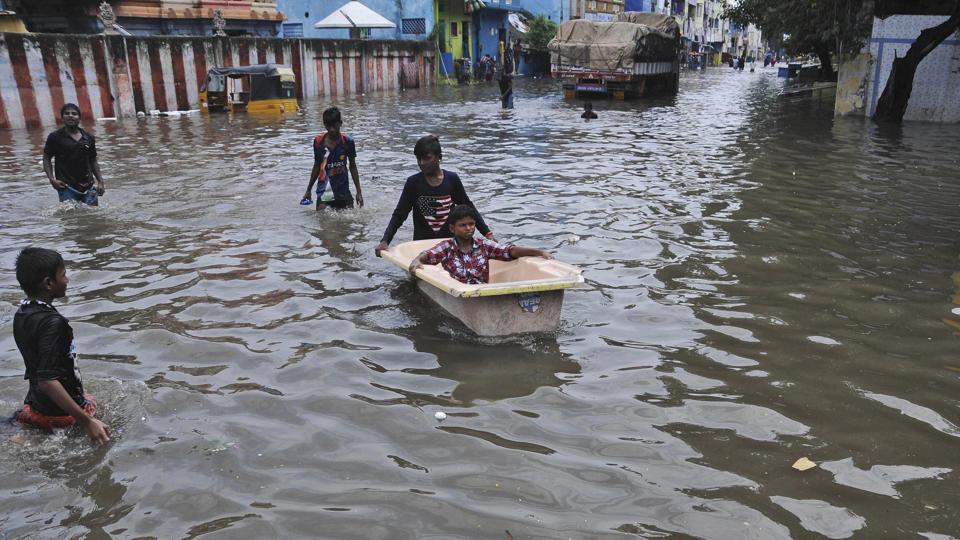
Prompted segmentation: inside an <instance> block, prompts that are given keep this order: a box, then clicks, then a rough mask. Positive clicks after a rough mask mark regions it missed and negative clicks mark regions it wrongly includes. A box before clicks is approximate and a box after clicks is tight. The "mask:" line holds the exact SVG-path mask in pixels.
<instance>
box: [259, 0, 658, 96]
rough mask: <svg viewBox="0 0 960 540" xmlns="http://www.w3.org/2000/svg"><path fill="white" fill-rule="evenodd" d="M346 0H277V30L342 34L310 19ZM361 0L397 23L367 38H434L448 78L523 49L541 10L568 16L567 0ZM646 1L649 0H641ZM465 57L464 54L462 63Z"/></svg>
mask: <svg viewBox="0 0 960 540" xmlns="http://www.w3.org/2000/svg"><path fill="white" fill-rule="evenodd" d="M346 1H347V0H277V9H278V10H279V11H281V12H283V14H284V15H286V17H287V20H286V21H284V23H283V25H282V31H281V35H282V36H284V37H306V38H327V39H347V38H349V37H350V32H349V30H347V29H316V28H314V27H313V25H314V23H316V22H317V21H319V20H321V19H323V18H324V17H326V16H328V15H330V14H331V13H333V12H334V10H336V9H337V8H339V7H340V6H342V5H343V4H344V3H345V2H346ZM361 1H362V2H363V4H364V5H365V6H367V7H369V8H370V9H372V10H374V11H376V12H377V13H379V14H380V15H382V16H383V17H384V18H386V19H387V20H389V21H391V22H393V23H394V24H396V25H397V27H396V28H395V29H393V28H391V29H379V28H374V29H371V30H370V34H369V38H370V39H402V40H426V39H428V37H430V36H431V34H432V33H433V32H434V29H435V27H436V31H435V33H434V34H433V36H434V37H436V39H437V44H438V47H439V52H440V59H441V61H440V62H438V63H437V69H438V72H439V74H440V75H441V76H450V77H453V76H454V74H455V73H456V72H457V70H458V69H462V68H463V67H464V66H465V65H467V64H470V65H476V63H477V62H478V61H479V59H480V58H481V57H483V56H484V55H486V54H489V55H490V56H492V57H494V58H496V59H497V60H498V61H502V58H500V55H501V53H500V50H501V44H503V48H504V49H507V48H509V49H511V50H512V49H514V48H516V46H517V40H520V43H521V49H522V40H523V35H524V32H525V29H526V23H527V22H528V21H529V20H530V19H532V18H533V17H534V16H536V15H544V16H545V17H547V18H548V19H550V20H552V21H553V22H555V23H557V24H560V22H561V21H563V20H566V19H567V18H569V14H566V13H564V12H563V10H564V4H565V3H566V2H567V1H568V0H482V4H483V5H482V7H481V8H480V9H473V8H472V7H471V5H470V4H471V3H470V2H464V0H361ZM645 1H650V0H645ZM514 58H517V59H518V60H519V61H520V62H519V65H518V66H517V72H518V73H521V74H524V73H527V71H528V66H527V65H526V62H524V55H523V54H522V53H519V54H515V55H514ZM464 59H469V62H465V61H464Z"/></svg>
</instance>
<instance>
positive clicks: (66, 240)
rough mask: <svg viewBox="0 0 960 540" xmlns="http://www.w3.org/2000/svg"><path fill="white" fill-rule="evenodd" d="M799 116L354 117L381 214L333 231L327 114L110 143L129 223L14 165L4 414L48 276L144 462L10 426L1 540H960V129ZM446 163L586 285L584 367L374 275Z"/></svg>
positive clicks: (478, 100) (150, 122)
mask: <svg viewBox="0 0 960 540" xmlns="http://www.w3.org/2000/svg"><path fill="white" fill-rule="evenodd" d="M782 84H783V82H782V79H777V78H776V74H775V72H773V71H764V70H758V72H757V73H747V72H742V73H737V72H732V71H730V70H728V69H725V68H717V69H713V70H710V71H708V72H707V73H686V74H684V76H683V77H682V80H681V90H680V93H679V94H678V95H677V96H676V97H671V98H665V99H658V100H650V101H645V102H627V103H617V102H605V101H597V102H596V104H595V105H596V111H597V113H598V114H599V118H598V119H597V120H594V121H590V122H589V123H586V122H584V121H583V120H581V119H580V112H581V110H582V103H581V102H573V101H564V100H563V99H562V97H561V95H560V92H559V88H558V87H557V86H556V85H555V84H554V83H553V82H552V81H544V80H520V81H518V83H517V89H516V109H514V110H513V111H510V112H504V111H501V110H500V109H499V106H498V105H499V104H498V103H497V101H496V96H497V89H496V88H495V86H494V85H490V86H475V87H467V88H455V87H454V88H451V87H439V88H437V89H435V90H429V91H424V92H416V91H414V92H407V93H402V94H396V95H386V96H380V95H378V96H372V95H371V96H366V97H356V98H347V99H342V100H341V101H340V102H339V104H340V105H341V106H342V107H343V108H344V112H345V117H344V120H345V126H344V131H345V132H346V133H348V134H349V135H351V136H353V137H355V138H356V141H357V148H358V152H359V158H358V163H359V168H360V173H361V176H362V182H363V191H364V195H365V198H366V201H367V206H366V207H365V208H363V209H362V210H358V211H355V212H345V213H341V214H326V215H321V216H318V215H317V214H316V212H314V211H313V210H312V209H311V208H310V207H302V206H300V205H299V204H298V203H299V200H300V197H301V195H302V194H303V190H304V188H305V186H306V181H307V176H308V174H309V170H310V166H311V163H312V156H311V153H310V142H311V139H312V136H313V134H315V133H317V132H318V131H319V130H320V129H321V122H320V113H321V111H322V108H323V107H324V106H325V105H326V103H322V102H319V101H313V102H308V103H306V110H305V111H304V112H302V113H301V114H299V115H290V116H287V117H284V118H282V119H278V118H274V117H248V116H234V117H229V116H214V117H209V118H208V117H203V116H188V117H182V118H148V119H145V120H140V121H137V120H132V121H125V122H122V123H95V124H90V125H89V128H90V129H92V130H93V131H94V133H95V134H96V136H97V143H98V147H99V149H100V163H101V167H102V168H103V170H104V176H105V178H106V181H107V194H106V196H105V197H104V198H103V205H102V206H101V207H100V208H86V207H82V208H77V207H72V206H69V205H65V206H60V205H58V203H57V202H56V196H55V193H54V192H53V190H52V189H50V187H49V184H47V182H46V180H45V178H44V176H43V172H42V169H41V164H40V156H41V151H42V147H43V141H44V137H45V135H46V132H47V131H49V130H21V131H9V132H2V133H0V180H2V185H3V192H4V196H3V197H2V198H0V216H2V218H0V219H2V232H0V268H2V272H0V409H2V414H3V415H4V416H7V415H9V414H12V413H13V411H14V410H15V409H16V408H17V406H18V404H19V403H20V402H21V401H22V399H23V396H24V395H25V391H26V382H25V381H24V380H23V378H22V376H23V362H22V360H21V358H20V355H19V353H18V352H17V349H16V345H15V343H14V340H13V336H12V318H13V314H14V312H15V311H16V308H17V304H18V302H19V300H20V299H21V293H20V291H19V288H18V286H17V283H16V279H15V276H14V273H13V263H14V257H15V254H16V252H17V250H18V249H20V248H21V247H23V246H26V245H28V244H40V245H44V246H48V247H54V248H56V249H58V250H60V251H61V252H62V253H63V254H64V255H65V257H66V259H67V260H68V275H69V276H70V278H71V283H70V289H69V291H68V298H67V299H65V300H64V301H63V302H62V303H61V304H60V305H61V310H62V312H63V313H64V314H65V315H66V316H67V317H69V318H70V320H71V321H72V324H73V327H74V330H75V332H76V335H77V338H78V347H79V352H80V356H79V363H80V367H81V369H82V371H83V374H84V380H85V384H86V386H87V388H88V390H90V391H92V393H94V394H95V395H97V397H98V399H99V401H100V403H101V405H102V409H103V417H104V419H105V421H106V422H107V423H108V424H109V425H110V426H112V427H113V430H114V440H113V442H111V443H110V444H109V445H107V446H104V447H100V448H93V447H91V446H90V444H89V443H88V442H87V440H86V439H85V438H84V437H82V436H78V435H77V434H70V433H57V434H54V435H49V436H48V435H41V434H39V433H37V432H36V431H33V430H27V429H23V428H20V427H17V426H15V425H12V424H11V423H9V422H4V423H3V424H2V426H0V538H20V537H24V538H62V539H66V538H95V539H101V538H148V537H149V538H158V539H168V538H198V537H203V538H211V539H212V538H222V539H235V538H257V539H261V538H329V539H391V540H397V539H431V538H432V539H452V538H464V539H472V538H484V539H504V540H505V539H507V538H509V537H511V536H512V538H515V539H518V540H519V539H567V538H572V539H614V538H704V539H742V538H758V539H778V538H824V537H825V538H848V537H853V538H928V539H937V540H943V539H947V538H958V537H960V506H958V504H957V501H958V500H960V482H958V480H960V471H958V469H960V451H958V449H960V354H958V345H960V337H958V333H960V304H958V303H956V302H960V292H958V287H960V277H958V274H957V273H956V272H958V271H960V259H958V250H960V235H958V230H960V180H958V178H960V174H958V170H960V150H958V146H957V143H958V141H960V126H956V125H954V126H949V125H946V126H940V125H925V124H907V125H904V126H902V127H898V128H892V129H881V128H878V127H876V126H874V125H873V124H871V123H869V122H864V121H861V120H849V119H834V118H833V112H832V104H817V102H816V101H812V102H811V101H803V100H799V101H797V100H794V101H782V100H781V99H780V98H778V96H777V94H778V92H779V90H780V88H781V86H782ZM427 132H433V133H436V134H438V135H439V136H440V137H441V141H442V143H443V148H444V155H443V158H444V159H443V166H444V167H445V168H447V169H450V170H454V171H458V172H459V173H460V176H461V177H462V178H463V179H464V183H465V184H466V187H467V191H468V192H469V193H470V194H471V196H472V197H473V199H474V201H475V203H476V204H477V206H478V207H479V208H480V210H481V211H482V212H483V214H484V216H485V217H486V220H487V222H488V223H489V224H490V226H491V228H492V229H493V230H494V231H495V233H496V234H497V236H498V237H499V238H500V239H501V240H504V241H509V242H516V243H520V244H523V245H529V246H533V247H540V248H544V249H547V250H549V251H550V252H552V253H553V254H555V255H556V256H557V258H559V259H561V260H563V261H566V262H570V263H573V264H576V265H578V266H580V267H582V268H583V269H584V276H585V278H586V283H585V284H584V286H582V287H581V288H579V289H576V290H573V291H571V292H568V293H567V296H566V300H565V303H564V306H563V314H562V323H561V326H560V329H559V331H558V332H557V333H556V334H555V335H549V336H526V337H522V338H517V339H509V340H503V339H501V340H494V339H480V338H477V337H475V336H473V335H472V334H471V333H470V332H469V331H467V330H466V329H464V328H463V327H461V326H460V325H459V323H457V322H456V321H452V320H450V319H449V318H448V317H447V316H445V315H444V313H443V312H441V311H440V310H439V309H438V308H437V307H435V306H434V305H432V304H430V303H429V301H428V300H427V299H426V297H425V296H424V295H422V294H421V293H420V292H419V291H418V290H417V288H416V286H415V285H414V284H412V283H411V282H410V281H409V279H408V278H407V277H406V276H405V275H404V274H403V272H401V271H400V270H399V269H397V268H395V267H393V266H390V265H389V264H387V263H386V262H385V261H383V260H382V259H378V258H376V257H375V256H374V253H373V249H374V247H375V245H376V244H377V242H378V241H379V239H380V235H381V234H382V233H383V229H384V226H385V225H386V223H387V221H388V219H389V216H390V213H391V211H392V210H393V206H394V204H395V202H396V199H397V197H398V196H399V194H400V190H401V188H402V185H403V181H404V179H405V178H406V177H407V176H408V175H410V174H413V173H414V172H416V161H415V159H414V157H413V154H412V148H413V144H414V142H415V140H416V139H417V138H418V137H419V136H421V135H423V134H424V133H427ZM411 236H412V223H411V222H410V221H409V220H408V221H407V223H405V225H404V227H403V228H402V229H401V231H400V233H399V234H398V235H397V238H396V240H395V242H401V241H406V240H409V239H410V238H411ZM441 411H442V412H445V413H446V414H447V415H448V416H447V418H446V420H444V421H443V422H439V421H438V420H436V419H435V417H434V414H435V413H436V412H441ZM801 457H808V458H809V459H810V460H812V461H814V462H815V463H817V467H815V468H813V469H810V470H807V471H805V472H799V471H796V470H794V469H792V468H791V465H792V464H793V463H794V462H795V461H796V460H797V459H798V458H801ZM507 531H509V533H507Z"/></svg>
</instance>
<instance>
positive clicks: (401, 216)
mask: <svg viewBox="0 0 960 540" xmlns="http://www.w3.org/2000/svg"><path fill="white" fill-rule="evenodd" d="M415 199H416V194H415V190H414V188H413V185H412V184H411V183H410V182H409V181H408V182H407V183H406V184H404V185H403V191H402V192H401V193H400V200H399V201H397V207H396V208H394V209H393V215H392V216H391V217H390V223H387V229H386V230H385V231H383V237H382V238H381V239H380V243H379V244H377V247H376V248H375V249H374V250H373V252H374V253H375V254H376V255H377V257H379V256H380V252H381V251H383V250H385V249H387V248H389V247H390V241H391V240H393V235H395V234H397V229H399V228H400V225H403V222H404V221H406V219H407V216H408V215H410V211H411V210H413V201H414V200H415Z"/></svg>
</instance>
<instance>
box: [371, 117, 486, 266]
mask: <svg viewBox="0 0 960 540" xmlns="http://www.w3.org/2000/svg"><path fill="white" fill-rule="evenodd" d="M413 153H414V154H415V155H416V156H417V165H418V166H419V167H420V172H419V173H417V174H415V175H413V176H411V177H410V178H407V183H406V184H404V185H403V193H401V194H400V200H399V201H397V207H396V208H395V209H394V211H393V217H391V218H390V223H388V224H387V230H385V231H384V232H383V238H382V239H381V240H380V244H379V245H378V246H377V248H376V250H375V253H376V254H377V257H379V256H380V252H381V251H383V250H385V249H388V247H389V246H390V242H391V241H392V240H393V236H394V235H395V234H397V229H399V228H400V226H401V225H403V222H404V221H406V220H407V216H409V215H410V211H411V210H412V211H413V239H414V240H426V239H428V238H451V237H452V236H453V233H452V232H450V229H449V228H448V227H447V225H446V223H447V216H449V215H450V209H451V208H453V206H454V205H457V204H466V205H468V206H471V207H473V208H474V209H476V207H475V206H474V205H473V203H472V202H470V197H468V196H467V192H466V191H465V190H464V189H463V182H461V181H460V177H459V176H458V175H457V173H455V172H452V171H445V170H443V169H441V168H440V160H441V159H443V150H442V148H441V147H440V139H439V138H438V137H437V136H436V135H427V136H425V137H421V138H420V139H419V140H418V141H417V144H416V145H415V146H414V147H413ZM477 230H478V231H480V234H482V235H483V236H485V237H486V238H488V239H490V240H494V238H493V232H492V231H491V230H490V228H489V227H487V224H486V223H485V222H484V221H483V218H482V217H480V213H479V212H477Z"/></svg>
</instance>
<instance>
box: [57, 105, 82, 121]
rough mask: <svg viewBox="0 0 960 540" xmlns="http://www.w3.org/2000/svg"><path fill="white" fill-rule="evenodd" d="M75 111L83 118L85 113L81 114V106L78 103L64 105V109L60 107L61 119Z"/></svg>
mask: <svg viewBox="0 0 960 540" xmlns="http://www.w3.org/2000/svg"><path fill="white" fill-rule="evenodd" d="M70 109H73V110H75V111H77V116H83V113H81V112H80V106H79V105H77V104H76V103H64V104H63V107H60V117H61V118H63V113H65V112H67V111H69V110H70Z"/></svg>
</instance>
